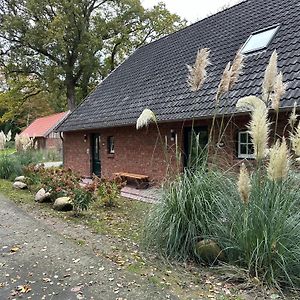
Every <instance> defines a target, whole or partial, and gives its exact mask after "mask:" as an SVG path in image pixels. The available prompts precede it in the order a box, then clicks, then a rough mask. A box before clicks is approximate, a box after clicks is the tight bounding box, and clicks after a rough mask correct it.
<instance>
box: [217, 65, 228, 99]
mask: <svg viewBox="0 0 300 300" xmlns="http://www.w3.org/2000/svg"><path fill="white" fill-rule="evenodd" d="M230 80H231V67H230V62H229V63H228V64H227V65H226V67H225V69H224V72H223V75H222V77H221V81H220V83H219V86H218V90H217V96H216V102H217V103H218V102H219V100H220V99H221V97H222V96H223V95H224V94H226V93H227V92H228V91H229V85H230Z"/></svg>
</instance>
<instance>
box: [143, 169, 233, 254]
mask: <svg viewBox="0 0 300 300" xmlns="http://www.w3.org/2000/svg"><path fill="white" fill-rule="evenodd" d="M220 185H222V186H224V189H225V188H226V187H228V193H229V194H231V193H232V192H234V186H233V184H232V182H231V181H229V180H228V177H226V176H225V175H223V174H222V173H221V172H213V171H210V172H207V171H206V165H205V164H203V166H202V168H198V169H197V170H193V171H190V170H188V169H186V170H185V171H184V173H183V174H182V175H181V176H179V177H178V178H177V179H176V180H175V181H172V182H170V183H169V184H168V185H167V186H166V187H165V189H164V193H163V199H162V201H161V202H160V203H158V204H157V205H156V206H155V207H154V208H153V210H152V211H151V213H150V215H149V218H148V219H147V221H146V230H145V238H144V240H145V243H146V246H148V247H151V248H152V249H153V247H154V248H155V250H156V251H158V252H160V253H161V254H163V255H165V256H167V257H173V258H176V259H183V260H185V259H188V258H197V254H196V252H195V245H196V243H197V242H199V241H201V240H202V239H203V238H204V237H207V236H210V235H212V231H211V224H212V222H216V220H217V219H219V218H220V214H219V212H218V210H217V207H218V203H217V202H218V197H219V196H221V195H219V193H218V191H219V188H220ZM230 187H231V188H230Z"/></svg>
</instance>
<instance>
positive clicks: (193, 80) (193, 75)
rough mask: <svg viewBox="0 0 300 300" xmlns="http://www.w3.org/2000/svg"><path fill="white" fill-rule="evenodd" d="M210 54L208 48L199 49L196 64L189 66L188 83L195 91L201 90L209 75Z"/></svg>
mask: <svg viewBox="0 0 300 300" xmlns="http://www.w3.org/2000/svg"><path fill="white" fill-rule="evenodd" d="M209 54H210V50H209V49H208V48H203V49H200V50H198V53H197V57H196V61H195V64H194V65H193V66H189V65H188V66H187V67H188V70H189V76H188V80H187V82H188V84H189V86H190V87H191V90H192V91H193V92H196V91H198V90H200V88H201V87H202V86H203V84H204V82H205V79H206V77H207V71H206V68H207V66H208V65H209V63H210V62H209Z"/></svg>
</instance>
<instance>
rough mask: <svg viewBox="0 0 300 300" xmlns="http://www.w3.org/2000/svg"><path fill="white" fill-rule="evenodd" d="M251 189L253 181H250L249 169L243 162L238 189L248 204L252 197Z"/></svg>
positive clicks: (242, 198)
mask: <svg viewBox="0 0 300 300" xmlns="http://www.w3.org/2000/svg"><path fill="white" fill-rule="evenodd" d="M250 190H251V183H250V176H249V172H248V170H247V167H246V166H245V164H244V163H242V165H241V167H240V175H239V179H238V191H239V194H240V197H241V200H242V201H243V202H244V203H245V204H248V202H249V197H250Z"/></svg>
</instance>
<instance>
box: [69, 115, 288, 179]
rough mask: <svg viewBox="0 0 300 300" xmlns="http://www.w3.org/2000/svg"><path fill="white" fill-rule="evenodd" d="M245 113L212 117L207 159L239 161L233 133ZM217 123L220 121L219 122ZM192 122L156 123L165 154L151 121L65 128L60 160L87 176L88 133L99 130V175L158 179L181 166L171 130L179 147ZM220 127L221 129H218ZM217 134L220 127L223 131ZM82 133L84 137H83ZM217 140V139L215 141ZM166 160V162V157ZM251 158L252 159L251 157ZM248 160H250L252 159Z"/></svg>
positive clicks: (233, 165) (228, 165)
mask: <svg viewBox="0 0 300 300" xmlns="http://www.w3.org/2000/svg"><path fill="white" fill-rule="evenodd" d="M281 118H282V120H281V121H280V125H279V129H280V130H279V132H280V131H281V132H282V129H283V128H284V126H285V124H286V120H287V117H286V116H285V115H283V116H282V117H281ZM248 122H249V116H246V115H245V116H243V117H234V118H230V119H224V120H223V123H222V120H221V119H218V120H216V123H215V131H214V138H213V143H212V147H211V149H210V163H211V164H216V165H218V166H221V167H223V168H224V169H226V170H227V169H233V170H234V169H237V168H238V166H239V164H240V163H241V162H242V161H243V160H242V159H238V157H237V133H238V131H239V130H240V129H246V125H247V123H248ZM208 123H209V121H207V120H203V121H197V122H194V126H204V125H208ZM221 124H223V125H222V126H221ZM191 125H192V122H177V123H166V124H160V125H159V128H160V132H161V138H162V140H163V143H165V136H167V141H168V152H167V153H168V154H167V157H166V156H165V154H164V150H163V148H162V143H161V140H160V137H159V135H158V134H157V129H156V127H155V126H153V125H151V126H150V127H149V128H144V129H142V130H138V131H137V130H136V129H135V128H134V127H133V126H128V127H120V128H111V129H99V130H96V131H86V132H69V133H65V134H64V164H65V166H66V167H70V168H72V169H74V170H76V171H78V172H80V174H81V175H83V176H91V159H90V153H91V145H90V135H91V134H92V133H99V134H100V136H101V169H102V176H104V177H111V176H113V173H116V172H122V171H123V172H129V173H137V174H145V175H148V176H150V179H151V180H154V181H162V180H163V179H164V178H165V176H166V174H167V166H170V168H169V170H168V174H169V175H173V174H176V173H177V172H178V169H180V170H182V168H183V161H181V162H180V163H179V164H178V162H177V161H176V158H175V153H176V147H175V143H174V142H172V141H171V130H174V131H175V132H176V133H177V136H178V148H179V150H180V151H183V130H184V127H190V126H191ZM220 128H222V129H220ZM224 128H226V130H225V133H224V135H222V134H220V131H222V132H224ZM85 135H86V141H85ZM109 136H114V140H115V154H108V151H107V138H108V137H109ZM218 141H221V143H220V144H218ZM166 160H168V162H167V161H166ZM252 162H254V161H252ZM252 162H251V161H250V163H252Z"/></svg>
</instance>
